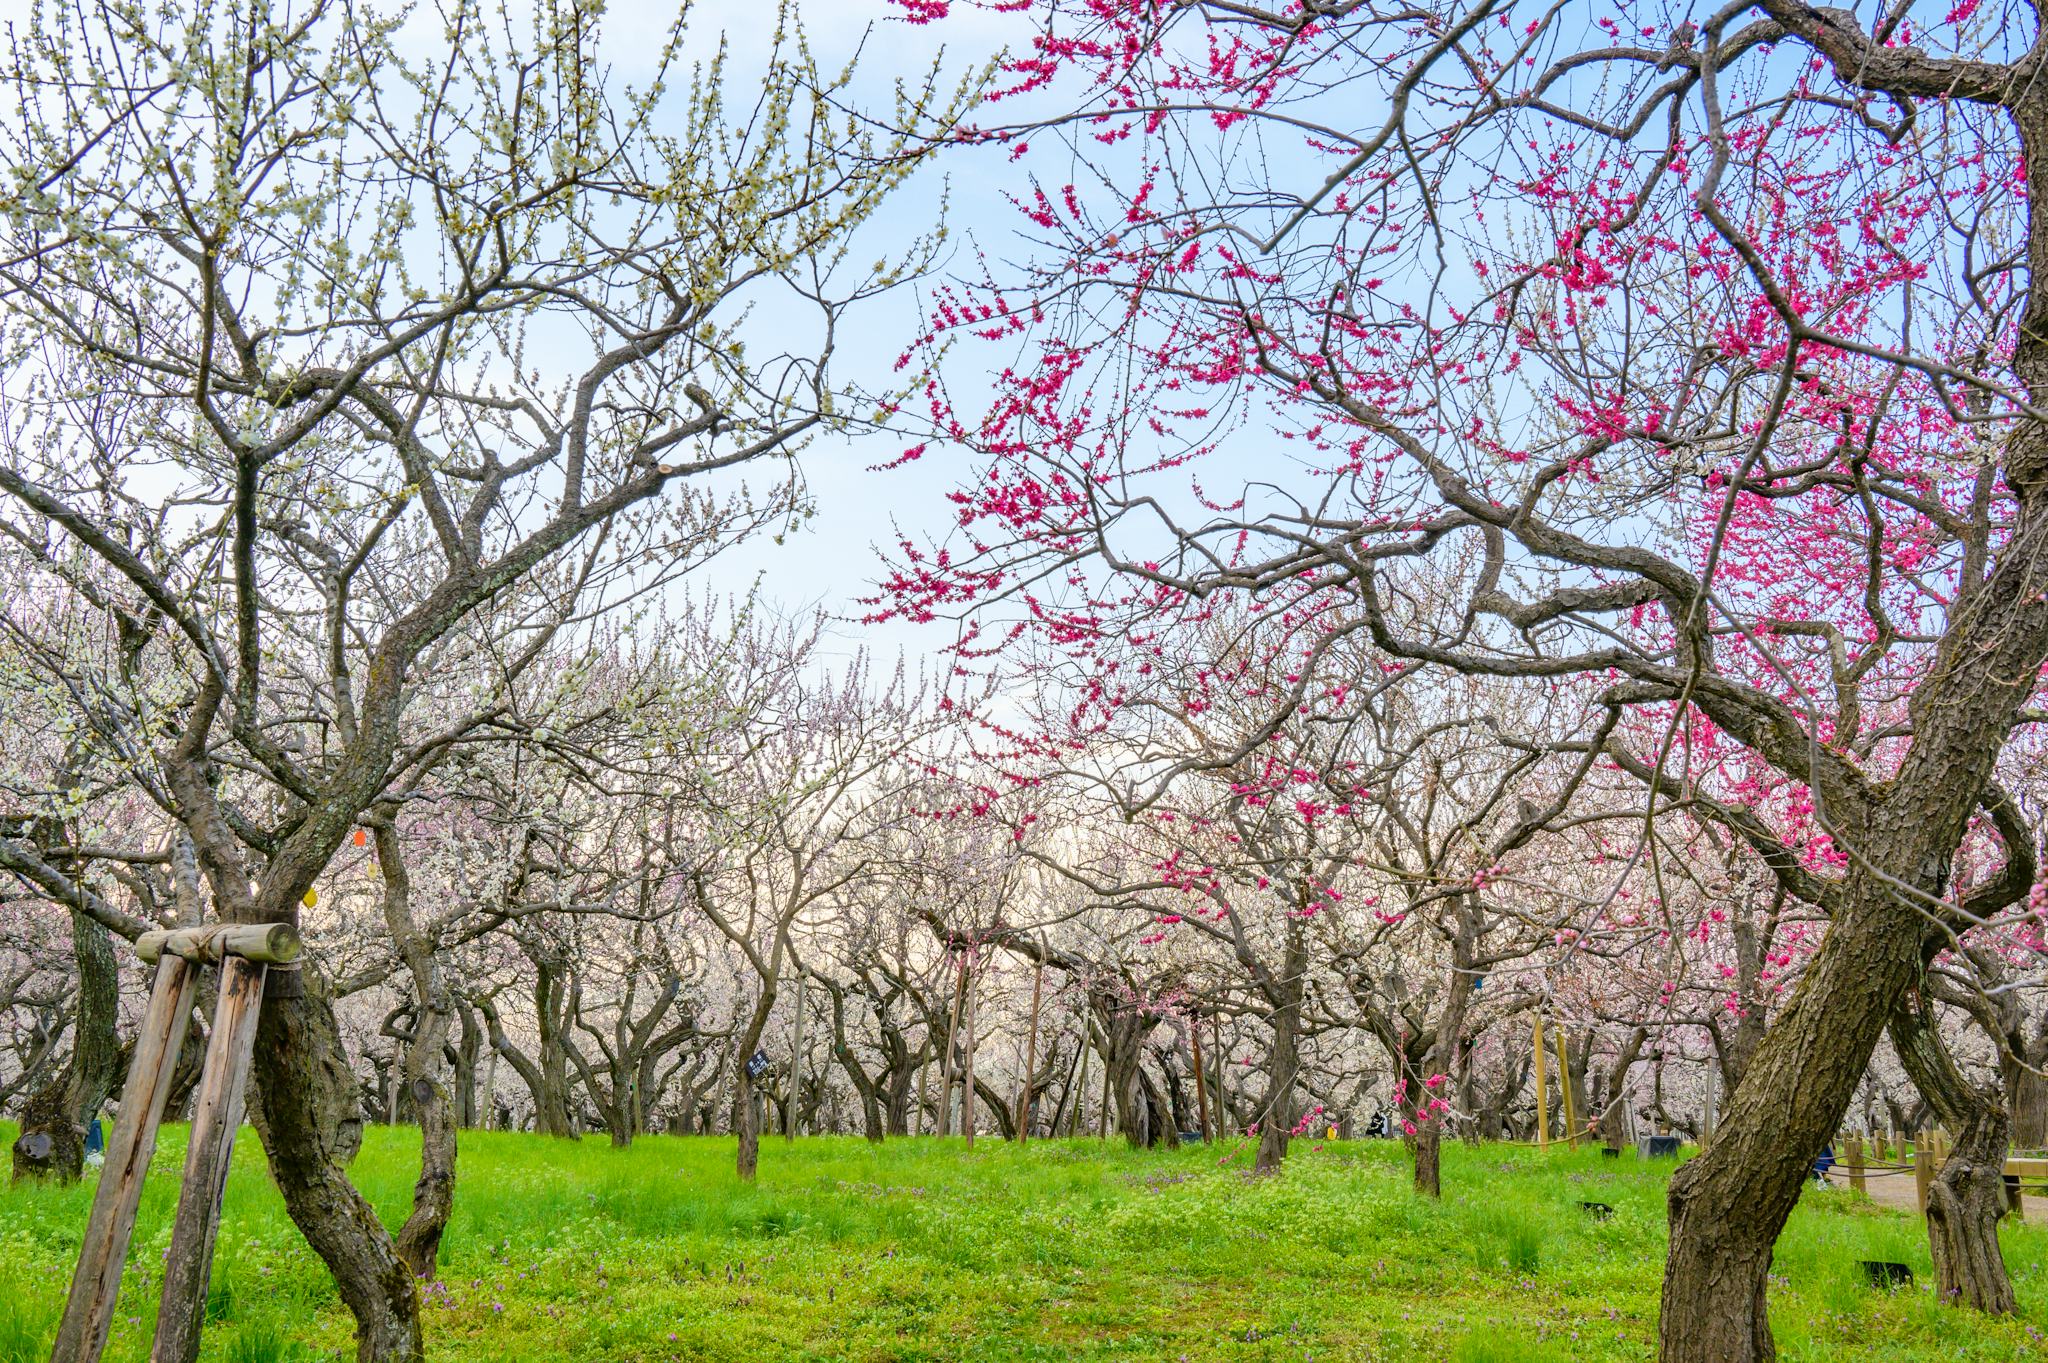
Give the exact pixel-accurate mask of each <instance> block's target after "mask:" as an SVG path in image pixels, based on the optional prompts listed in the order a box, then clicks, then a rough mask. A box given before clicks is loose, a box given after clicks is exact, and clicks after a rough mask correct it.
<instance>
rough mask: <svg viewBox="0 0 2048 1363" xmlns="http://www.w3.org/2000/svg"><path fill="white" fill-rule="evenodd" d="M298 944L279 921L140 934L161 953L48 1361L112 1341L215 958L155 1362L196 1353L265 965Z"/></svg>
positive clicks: (293, 952)
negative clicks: (177, 1074)
mask: <svg viewBox="0 0 2048 1363" xmlns="http://www.w3.org/2000/svg"><path fill="white" fill-rule="evenodd" d="M299 949H300V942H299V934H298V932H297V930H296V929H294V928H292V927H290V926H288V925H286V924H283V923H261V924H226V923H215V924H209V925H208V926H206V927H199V928H180V929H178V930H177V931H175V932H146V933H144V934H143V935H142V936H141V937H139V938H137V939H136V942H135V954H136V955H138V956H140V957H141V958H142V959H143V960H144V961H150V962H154V963H155V964H156V979H155V981H154V983H153V984H152V985H151V986H150V991H149V1007H148V1009H147V1011H145V1012H144V1013H143V1015H142V1030H141V1032H140V1034H138V1035H137V1037H136V1039H135V1054H134V1057H133V1058H132V1059H131V1060H130V1061H129V1065H128V1082H127V1083H126V1084H125V1085H124V1086H123V1087H122V1089H121V1115H120V1116H119V1117H118V1118H117V1119H116V1120H115V1122H114V1134H113V1137H112V1138H111V1139H110V1140H109V1141H108V1142H107V1162H106V1165H105V1167H103V1168H102V1169H101V1170H100V1183H99V1190H98V1191H97V1192H96V1193H95V1194H94V1195H93V1200H92V1216H91V1218H90V1219H89V1220H87V1222H86V1223H85V1243H84V1244H82V1245H81V1246H80V1247H79V1251H78V1268H77V1270H76V1271H75V1272H74V1273H73V1274H72V1276H71V1296H70V1298H69V1300H67V1301H66V1302H65V1304H64V1319H63V1322H62V1323H61V1324H60V1325H59V1326H58V1327H57V1343H56V1347H55V1348H54V1349H52V1350H51V1353H50V1360H51V1363H97V1360H98V1359H99V1356H100V1353H101V1351H102V1350H104V1349H105V1348H106V1347H107V1331H108V1329H109V1328H110V1327H111V1326H112V1325H113V1321H114V1299H115V1297H116V1295H117V1294H118V1293H119V1292H120V1290H121V1270H122V1269H123V1267H124V1266H125V1265H126V1264H127V1262H128V1241H129V1239H130V1238H131V1237H132V1236H133V1234H134V1232H135V1211H136V1207H137V1206H138V1205H139V1204H140V1203H141V1200H142V1178H143V1175H144V1174H146V1173H147V1172H148V1171H149V1162H150V1159H151V1158H152V1157H153V1156H154V1155H155V1154H156V1134H157V1126H158V1125H159V1124H160V1123H161V1122H162V1121H163V1116H164V1104H165V1101H166V1100H167V1099H168V1098H169V1097H170V1093H171V1076H172V1074H173V1072H174V1071H176V1069H177V1067H178V1054H179V1052H180V1051H181V1050H183V1049H184V1045H185V1033H186V1030H187V1029H188V1027H189V1026H190V1023H191V1018H192V1004H193V1001H194V999H195V997H196V996H197V994H198V992H199V972H200V970H201V969H202V968H203V967H205V966H206V965H209V964H216V963H217V964H218V965H219V966H220V989H219V1002H218V1004H217V1005H216V1006H215V1008H214V1014H213V1034H212V1037H211V1039H210V1041H209V1043H208V1045H207V1049H206V1068H205V1069H204V1071H202V1073H201V1075H200V1079H199V1092H198V1096H197V1098H196V1099H195V1100H194V1103H193V1109H192V1133H191V1138H190V1142H189V1144H188V1146H187V1148H186V1153H185V1180H184V1184H183V1186H182V1188H181V1189H180V1190H179V1193H178V1216H177V1220H176V1221H174V1222H173V1223H172V1226H171V1248H170V1254H169V1257H168V1258H167V1259H166V1261H165V1264H164V1290H163V1302H162V1305H161V1307H160V1308H159V1310H158V1313H157V1321H156V1343H155V1345H154V1346H153V1347H152V1348H151V1350H150V1360H151V1363H191V1360H192V1359H194V1358H196V1357H197V1356H198V1354H199V1329H200V1326H201V1324H202V1323H203V1320H204V1315H205V1312H204V1308H205V1305H206V1288H207V1280H208V1278H209V1277H211V1275H212V1271H213V1241H214V1236H215V1233H216V1232H217V1231H218V1230H219V1229H220V1199H221V1192H222V1189H223V1187H224V1185H225V1184H226V1182H227V1177H228V1160H229V1157H230V1156H231V1155H232V1154H233V1152H234V1142H235V1128H236V1127H238V1126H240V1125H241V1122H242V1098H243V1091H244V1088H245V1087H246V1085H247V1083H248V1078H249V1058H250V1055H251V1053H252V1052H253V1050H254V1048H255V1045H256V1019H257V1014H258V1011H259V1010H260V1008H261V1006H262V1002H263V980H264V975H265V973H266V972H267V971H268V969H269V968H270V966H271V965H273V964H276V965H283V964H286V963H288V962H290V961H292V960H294V959H296V958H297V957H298V954H299Z"/></svg>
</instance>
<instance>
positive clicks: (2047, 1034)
mask: <svg viewBox="0 0 2048 1363" xmlns="http://www.w3.org/2000/svg"><path fill="white" fill-rule="evenodd" d="M2021 1054H2022V1056H2023V1058H2024V1059H2025V1060H2026V1062H2027V1063H2026V1065H2013V1064H2010V1063H2008V1064H2007V1065H2006V1066H2005V1068H2006V1070H2007V1072H2008V1073H2007V1078H2006V1102H2007V1103H2008V1104H2010V1106H2011V1110H2012V1143H2013V1144H2014V1145H2016V1146H2018V1147H2019V1148H2020V1149H2022V1150H2039V1149H2041V1148H2042V1147H2044V1146H2048V1079H2044V1078H2042V1077H2041V1075H2040V1074H2039V1073H2038V1071H2039V1070H2040V1069H2041V1068H2042V1067H2043V1066H2044V1065H2048V1013H2043V1014H2042V1015H2041V1018H2040V1020H2039V1021H2038V1022H2037V1023H2036V1025H2035V1028H2034V1039H2033V1041H2032V1042H2031V1044H2029V1045H2028V1046H2027V1047H2026V1048H2025V1049H2024V1050H2023V1051H2022V1052H2021Z"/></svg>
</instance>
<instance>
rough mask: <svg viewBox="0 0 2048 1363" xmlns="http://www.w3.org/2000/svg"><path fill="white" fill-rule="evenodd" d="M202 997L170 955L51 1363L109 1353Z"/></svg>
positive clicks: (134, 1062)
mask: <svg viewBox="0 0 2048 1363" xmlns="http://www.w3.org/2000/svg"><path fill="white" fill-rule="evenodd" d="M198 992H199V971H198V970H197V969H196V968H195V967H194V966H193V965H192V963H191V962H189V961H187V960H186V959H185V958H184V957H182V956H166V957H164V958H163V959H162V960H161V961H160V962H159V963H158V965H157V968H156V981H155V983H153V984H152V985H151V986H150V991H149V1006H148V1008H147V1009H146V1010H145V1011H144V1013H143V1015H142V1030H141V1031H140V1032H138V1033H137V1034H136V1038H135V1054H134V1056H133V1057H132V1058H131V1059H130V1061H129V1063H128V1082H127V1083H126V1084H124V1085H123V1086H122V1088H121V1115H120V1117H119V1118H117V1119H116V1120H115V1122H114V1133H113V1138H112V1139H111V1140H110V1141H109V1142H108V1144H107V1162H106V1164H105V1165H104V1166H102V1167H101V1169H100V1183H99V1188H98V1190H97V1191H95V1192H94V1194H93V1199H92V1214H91V1216H90V1217H88V1218H87V1220H86V1223H85V1240H84V1243H83V1244H81V1245H80V1246H79V1250H78V1267H77V1268H76V1269H75V1270H74V1271H73V1273H72V1275H71V1295H70V1297H69V1298H68V1299H67V1300H66V1301H65V1303H64V1318H63V1320H62V1321H61V1322H59V1324H58V1326H57V1342H56V1345H55V1347H53V1348H52V1349H51V1351H50V1363H93V1360H95V1359H97V1358H98V1357H99V1356H100V1351H101V1350H103V1349H105V1348H106V1347H107V1331H108V1330H109V1329H110V1328H111V1327H112V1325H113V1323H114V1298H115V1296H116V1295H117V1294H118V1293H119V1292H120V1290H121V1269H122V1268H123V1266H124V1265H126V1263H127V1262H128V1241H129V1238H130V1237H131V1236H132V1235H133V1234H134V1233H135V1210H136V1208H137V1207H138V1206H139V1205H140V1204H141V1202H142V1176H143V1175H144V1174H145V1173H147V1172H148V1171H149V1161H150V1160H151V1158H152V1157H154V1156H155V1154H156V1131H157V1124H158V1123H159V1122H161V1121H162V1120H163V1115H164V1103H165V1101H166V1100H167V1099H169V1097H170V1096H171V1073H172V1071H173V1070H175V1069H176V1068H177V1066H178V1052H179V1051H180V1050H181V1049H183V1047H184V1045H185V1031H186V1028H187V1026H188V1025H189V1023H190V1020H191V1017H192V1000H193V996H194V995H196V994H197V993H198Z"/></svg>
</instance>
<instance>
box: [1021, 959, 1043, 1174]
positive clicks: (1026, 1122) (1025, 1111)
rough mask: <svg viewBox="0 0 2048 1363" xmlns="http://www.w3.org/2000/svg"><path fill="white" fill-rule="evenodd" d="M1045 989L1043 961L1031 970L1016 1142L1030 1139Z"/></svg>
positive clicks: (1024, 1141)
mask: <svg viewBox="0 0 2048 1363" xmlns="http://www.w3.org/2000/svg"><path fill="white" fill-rule="evenodd" d="M1044 991H1045V962H1044V961H1040V962H1039V963H1038V968H1037V969H1036V970H1034V971H1032V972H1031V1027H1030V1030H1029V1031H1028V1032H1026V1033H1025V1037H1026V1039H1025V1042H1024V1082H1023V1083H1022V1084H1021V1085H1019V1086H1018V1089H1017V1144H1019V1145H1024V1144H1026V1143H1027V1142H1029V1141H1030V1139H1031V1079H1032V1076H1034V1075H1035V1074H1037V1073H1038V1001H1039V998H1040V997H1041V995H1042V994H1043V993H1044Z"/></svg>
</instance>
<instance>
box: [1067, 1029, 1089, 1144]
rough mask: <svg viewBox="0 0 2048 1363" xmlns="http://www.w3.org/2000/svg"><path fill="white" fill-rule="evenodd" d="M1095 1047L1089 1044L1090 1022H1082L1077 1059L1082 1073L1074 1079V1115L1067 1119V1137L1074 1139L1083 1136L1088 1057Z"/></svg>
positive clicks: (1086, 1097)
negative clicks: (1082, 1112)
mask: <svg viewBox="0 0 2048 1363" xmlns="http://www.w3.org/2000/svg"><path fill="white" fill-rule="evenodd" d="M1092 1050H1094V1047H1092V1046H1090V1045H1089V1044H1088V1020H1087V1019H1086V1018H1083V1019H1082V1020H1081V1054H1080V1055H1079V1056H1078V1057H1077V1058H1076V1063H1077V1064H1079V1065H1080V1067H1081V1072H1080V1074H1079V1075H1078V1076H1077V1077H1076V1078H1075V1079H1074V1083H1073V1089H1074V1113H1073V1116H1071V1117H1069V1118H1068V1119H1067V1136H1068V1138H1069V1139H1072V1138H1073V1137H1075V1136H1078V1135H1080V1134H1081V1110H1082V1109H1083V1108H1085V1107H1087V1106H1088V1055H1089V1052H1090V1051H1092Z"/></svg>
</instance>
